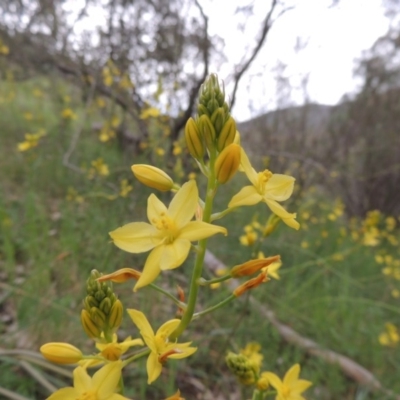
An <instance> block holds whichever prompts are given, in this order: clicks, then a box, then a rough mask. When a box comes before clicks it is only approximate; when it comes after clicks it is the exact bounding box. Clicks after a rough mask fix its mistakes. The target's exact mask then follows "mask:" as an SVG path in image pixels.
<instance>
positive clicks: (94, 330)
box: [81, 310, 102, 339]
mask: <svg viewBox="0 0 400 400" xmlns="http://www.w3.org/2000/svg"><path fill="white" fill-rule="evenodd" d="M81 322H82V326H83V330H84V331H85V333H86V335H88V336H89V337H90V338H91V339H97V338H99V337H100V336H101V332H102V329H100V328H99V327H98V326H97V324H95V323H94V322H93V320H92V318H91V317H90V314H89V313H88V312H87V311H86V310H82V311H81Z"/></svg>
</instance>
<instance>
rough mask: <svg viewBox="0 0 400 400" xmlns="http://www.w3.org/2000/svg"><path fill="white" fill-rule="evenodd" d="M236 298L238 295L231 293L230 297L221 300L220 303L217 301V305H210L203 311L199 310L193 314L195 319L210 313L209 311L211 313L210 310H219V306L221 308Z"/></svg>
mask: <svg viewBox="0 0 400 400" xmlns="http://www.w3.org/2000/svg"><path fill="white" fill-rule="evenodd" d="M236 298H237V297H236V296H235V295H234V294H231V295H230V296H229V297H227V298H226V299H225V300H222V301H220V302H219V303H217V304H215V305H213V306H211V307H209V308H206V309H205V310H203V311H200V312H198V313H195V314H193V319H196V318H199V317H202V316H203V315H206V314H208V313H210V312H212V311H214V310H217V309H218V308H221V307H223V306H225V305H227V304H228V303H230V302H231V301H232V300H235V299H236Z"/></svg>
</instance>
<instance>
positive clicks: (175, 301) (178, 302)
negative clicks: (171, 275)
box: [149, 283, 186, 310]
mask: <svg viewBox="0 0 400 400" xmlns="http://www.w3.org/2000/svg"><path fill="white" fill-rule="evenodd" d="M149 286H150V287H151V288H152V289H154V290H156V291H157V292H160V293H162V294H163V295H165V296H167V297H168V298H170V299H171V300H172V301H173V302H174V303H175V304H176V305H177V306H178V307H179V308H182V309H183V310H184V309H185V308H186V304H185V303H182V302H181V301H179V300H178V299H177V298H176V297H175V296H174V295H172V294H171V293H169V292H167V291H166V290H164V289H162V288H160V286H157V285H155V284H154V283H150V285H149Z"/></svg>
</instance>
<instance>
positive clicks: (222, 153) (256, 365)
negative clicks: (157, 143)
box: [41, 62, 309, 400]
mask: <svg viewBox="0 0 400 400" xmlns="http://www.w3.org/2000/svg"><path fill="white" fill-rule="evenodd" d="M102 74H103V84H104V85H105V86H115V84H116V83H118V82H121V81H122V74H121V72H120V71H119V70H118V69H116V68H115V66H114V65H113V64H112V63H111V62H108V63H107V65H106V66H105V67H104V69H103V71H102ZM140 117H141V118H142V119H147V118H150V117H159V111H158V110H157V109H153V108H151V107H147V108H146V109H145V110H143V112H142V113H141V116H140ZM160 118H161V117H160ZM165 134H166V135H167V134H168V132H165ZM184 136H185V141H186V147H187V150H188V152H189V154H190V155H191V156H192V157H193V159H194V161H195V162H196V163H197V165H198V167H199V169H200V172H201V173H202V174H203V175H204V176H205V177H206V179H207V188H206V190H205V193H204V195H203V196H202V195H201V193H200V191H199V187H198V185H197V182H196V180H195V176H192V177H191V179H189V180H188V181H187V182H184V183H183V184H179V183H178V182H176V181H174V179H173V178H172V177H171V176H170V175H169V174H167V173H166V172H165V171H163V170H162V169H159V168H156V167H154V166H152V165H147V164H134V165H133V166H132V172H133V174H134V176H135V177H136V179H137V180H138V181H139V182H141V183H142V184H144V185H146V186H148V187H150V188H152V189H155V190H158V191H162V192H170V191H171V192H173V197H172V199H171V201H170V202H169V204H168V205H166V204H164V202H162V201H161V200H160V199H159V197H157V195H156V194H154V193H153V194H151V195H150V196H149V197H148V199H147V220H148V222H142V221H135V222H131V223H128V224H126V225H123V226H121V227H119V228H116V229H114V230H112V231H111V232H110V233H109V235H110V237H111V239H112V242H113V243H114V245H115V246H117V247H118V248H120V249H122V250H124V251H126V252H129V253H134V254H136V253H146V252H149V254H148V256H147V259H146V261H145V263H144V266H143V268H142V269H141V271H137V270H135V269H132V268H122V269H119V270H117V271H114V272H112V273H110V274H107V275H103V274H101V273H99V272H97V271H92V273H91V276H90V278H89V279H88V281H87V285H86V288H87V295H86V297H85V299H84V301H83V310H82V312H81V322H82V326H83V329H84V331H85V333H86V334H87V336H88V337H89V338H90V339H92V340H93V341H94V344H95V347H96V352H95V353H94V354H89V355H85V354H83V352H81V350H79V349H78V348H76V347H75V346H73V345H71V344H68V343H48V344H45V345H43V346H42V348H41V351H42V354H43V355H44V357H46V358H47V359H48V360H50V361H53V362H56V363H60V364H74V363H78V366H77V367H76V368H75V370H74V387H70V388H64V389H61V390H59V391H58V392H56V393H54V394H53V395H51V396H50V399H51V400H54V399H61V398H65V399H77V398H81V399H83V398H84V399H88V400H89V399H90V400H121V399H125V397H124V396H123V384H122V381H123V380H122V370H123V368H125V367H126V366H127V365H129V364H131V363H133V362H136V361H137V360H139V359H141V358H143V357H147V362H146V369H147V382H148V384H151V383H153V382H154V381H155V380H156V379H157V378H158V377H159V376H160V375H161V374H162V370H163V366H164V365H165V364H166V362H167V361H168V360H169V359H183V358H186V357H189V356H191V355H192V354H194V353H195V352H196V350H197V347H195V346H192V342H191V341H185V342H183V343H179V342H178V340H179V338H180V336H181V335H182V333H183V332H185V331H186V330H187V328H188V326H189V325H190V323H191V322H192V320H194V319H196V318H200V317H202V316H203V315H206V314H207V313H211V312H212V311H214V310H215V309H217V308H219V307H223V306H225V305H226V304H229V303H230V302H232V301H234V300H235V299H236V298H237V297H239V296H241V295H242V294H244V293H246V292H247V291H249V290H253V289H254V288H256V287H258V286H260V285H261V284H263V283H265V282H268V281H269V277H268V275H270V276H271V277H273V278H275V279H279V275H278V273H277V270H278V269H279V267H280V266H281V259H280V256H279V255H270V256H267V257H265V256H264V254H262V253H261V252H259V253H258V255H257V256H255V257H253V258H252V259H250V260H240V261H239V262H238V264H237V265H235V266H233V267H231V268H228V269H227V270H226V271H224V273H222V274H221V276H219V277H218V278H216V279H211V280H208V281H207V280H206V279H204V278H203V277H202V272H203V266H204V258H205V254H206V246H207V240H208V238H210V237H212V236H214V235H217V234H222V235H225V236H226V235H227V234H228V231H227V229H226V228H225V227H224V226H221V225H216V224H214V221H215V220H219V219H222V218H223V217H225V216H226V215H228V214H229V213H231V212H232V211H234V210H235V209H237V208H239V207H242V206H252V205H255V204H257V203H260V202H263V203H265V204H266V205H267V207H268V208H269V210H270V211H271V212H272V214H271V216H270V218H269V219H268V222H267V224H266V225H265V227H263V228H262V229H261V227H258V228H257V229H260V232H262V236H263V237H267V236H269V235H270V234H271V233H272V232H273V231H274V230H275V228H276V226H277V224H278V223H279V221H283V222H284V223H285V224H286V225H288V226H289V227H291V228H294V229H296V230H297V229H299V226H300V225H299V223H298V222H297V220H296V214H295V213H290V212H288V211H286V210H285V209H284V208H283V206H282V205H281V204H280V203H281V202H283V201H286V200H288V199H289V198H290V196H291V195H292V192H293V188H294V181H295V179H294V178H293V177H291V176H288V175H283V174H274V173H272V172H271V171H270V170H264V171H260V172H257V171H256V170H255V169H254V168H253V166H252V165H251V163H250V159H249V156H248V155H247V154H246V152H245V150H244V149H243V147H242V146H241V144H240V135H239V133H238V132H237V128H236V122H235V120H234V118H233V117H232V116H231V114H230V110H229V104H228V103H227V102H226V100H225V92H224V88H223V85H221V83H220V82H219V81H218V79H217V77H216V75H211V76H210V77H208V79H207V80H206V82H205V83H204V84H203V85H202V86H201V88H200V93H199V102H198V105H197V115H195V116H194V118H189V120H188V121H187V124H186V126H185V132H184ZM107 140H108V139H107ZM161 150H163V149H162V148H160V154H161ZM173 154H174V155H175V156H178V155H181V154H183V151H182V146H181V144H180V143H179V141H177V142H175V143H173ZM238 171H242V172H244V173H245V175H246V176H247V178H248V180H249V181H250V185H247V186H245V187H243V188H242V189H241V190H240V191H239V192H238V193H237V194H235V195H234V196H233V197H232V198H231V199H230V200H229V201H228V202H227V205H226V208H225V209H223V210H221V211H218V212H213V207H214V198H215V196H216V194H217V192H218V189H219V188H220V186H221V185H224V184H226V183H227V182H229V181H230V180H231V179H233V178H234V176H235V175H236V173H237V172H238ZM180 172H181V171H180ZM108 175H109V169H108V166H107V165H106V164H105V163H104V161H103V160H102V159H101V158H98V159H97V160H94V161H93V162H92V164H91V169H90V171H89V177H90V178H94V177H104V176H108ZM177 175H178V176H183V174H177ZM130 189H131V187H130V185H129V184H128V182H127V181H126V180H125V181H121V189H120V196H126V194H127V193H128V192H129V190H130ZM70 194H71V197H73V195H75V197H76V196H77V193H75V192H74V193H72V191H71V193H70ZM76 201H77V200H76ZM247 233H248V234H250V231H249V232H247ZM247 242H248V244H251V243H250V242H251V237H250V235H248V237H247ZM191 254H193V255H194V265H193V268H192V269H191V274H192V275H191V281H190V284H189V285H188V288H187V289H186V290H184V289H182V288H179V290H178V297H175V296H174V295H173V294H171V293H170V292H169V291H168V290H166V289H165V287H164V286H163V287H161V286H157V285H156V280H157V278H159V276H160V275H161V274H162V272H163V271H167V270H175V269H176V268H179V267H182V266H184V265H185V263H186V262H187V260H188V259H189V258H190V256H191ZM242 278H244V281H243V282H239V285H238V286H237V287H236V288H235V289H234V290H232V292H231V293H230V294H229V295H228V296H227V297H226V298H225V299H224V300H223V301H219V302H218V303H217V304H214V305H212V306H210V307H209V308H206V309H203V310H201V311H199V312H196V310H197V308H198V305H197V297H198V292H199V290H200V289H201V287H202V286H207V285H208V286H210V287H216V286H215V285H216V284H219V283H220V282H223V281H227V280H230V279H237V280H240V279H242ZM129 279H133V280H134V281H135V285H134V292H136V291H137V290H138V289H141V288H143V287H145V286H147V287H149V288H150V289H152V290H156V291H158V292H160V293H162V294H163V295H165V296H166V297H167V298H168V299H170V300H171V301H173V302H174V303H175V305H176V306H177V308H178V314H177V315H179V318H171V319H168V320H167V321H166V322H164V323H162V324H161V326H160V327H159V328H158V329H157V330H156V331H154V330H153V328H152V326H151V324H150V322H149V321H148V318H147V317H146V315H145V314H144V313H143V312H142V311H141V310H139V309H130V308H128V309H127V310H126V311H127V313H128V315H129V317H130V319H131V320H132V322H133V324H134V325H135V326H136V328H137V330H138V336H139V334H140V337H136V338H132V337H131V336H128V337H126V338H125V339H124V340H123V341H119V339H118V335H117V331H118V329H119V327H120V325H121V322H122V317H123V314H124V307H123V304H122V302H121V301H120V299H118V297H117V295H116V294H115V292H114V290H113V287H112V283H121V282H125V281H126V280H129ZM185 293H187V300H186V299H185ZM137 347H139V348H140V350H136V348H137ZM258 350H259V349H257V346H256V347H253V348H248V349H247V350H246V351H244V352H243V354H240V355H235V354H233V353H230V354H229V355H228V357H227V361H228V365H229V366H230V368H231V369H232V371H234V373H235V374H236V375H237V376H238V377H240V378H239V379H240V381H241V382H242V383H244V384H246V385H247V384H255V385H256V390H261V391H263V390H264V389H263V388H266V387H269V385H271V386H273V387H275V389H276V390H277V393H278V397H277V399H278V398H279V399H287V400H288V399H294V398H296V399H302V397H301V396H300V394H301V393H302V392H303V391H304V390H305V389H306V388H307V387H308V386H309V382H307V381H302V380H298V375H299V371H300V367H299V366H298V365H295V366H294V367H292V368H291V369H290V370H289V371H288V373H287V374H286V376H285V378H284V379H283V381H280V379H279V378H278V377H277V376H276V375H274V374H272V373H270V372H265V373H264V372H263V373H260V367H261V361H262V356H261V355H260V354H259V353H258ZM92 366H101V368H100V369H99V370H98V371H97V372H96V373H95V374H94V375H93V377H90V376H89V374H88V372H87V369H88V368H90V367H92ZM279 396H280V397H279ZM295 396H297V397H295ZM257 398H258V397H257ZM260 398H261V397H260ZM169 399H170V400H172V399H177V400H179V399H182V398H181V397H180V392H179V391H177V392H176V394H175V395H173V396H172V397H170V398H169Z"/></svg>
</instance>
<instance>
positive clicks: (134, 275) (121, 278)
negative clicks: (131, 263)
mask: <svg viewBox="0 0 400 400" xmlns="http://www.w3.org/2000/svg"><path fill="white" fill-rule="evenodd" d="M140 275H141V273H140V272H139V271H136V270H135V269H133V268H121V269H119V270H118V271H115V272H113V273H111V274H107V275H103V276H101V277H100V278H98V279H97V281H98V282H105V281H111V282H115V283H122V282H126V281H127V280H128V279H135V280H136V281H137V280H138V279H139V278H140Z"/></svg>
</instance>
